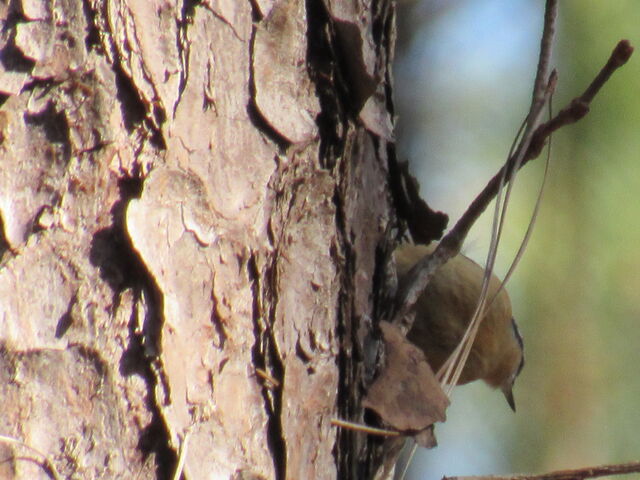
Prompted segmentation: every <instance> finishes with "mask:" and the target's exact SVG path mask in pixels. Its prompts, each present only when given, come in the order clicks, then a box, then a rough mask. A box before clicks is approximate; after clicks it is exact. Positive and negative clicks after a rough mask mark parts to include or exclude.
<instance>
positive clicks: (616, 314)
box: [395, 0, 640, 479]
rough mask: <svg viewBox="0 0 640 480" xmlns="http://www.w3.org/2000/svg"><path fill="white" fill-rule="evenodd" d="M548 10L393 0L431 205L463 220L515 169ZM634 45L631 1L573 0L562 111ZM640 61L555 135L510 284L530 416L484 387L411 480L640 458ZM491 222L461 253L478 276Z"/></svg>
mask: <svg viewBox="0 0 640 480" xmlns="http://www.w3.org/2000/svg"><path fill="white" fill-rule="evenodd" d="M543 13H544V1H543V0H518V1H513V0H466V1H463V0H415V1H411V0H405V1H401V0H400V1H399V18H398V29H399V39H398V49H397V56H396V64H395V79H396V85H395V98H396V107H397V113H398V115H399V120H398V130H397V133H398V143H399V145H398V151H399V156H400V158H401V159H406V160H409V162H410V165H411V170H412V171H413V172H414V174H415V175H416V176H417V178H418V179H419V181H420V182H421V185H422V188H421V193H422V196H423V197H424V198H425V199H426V200H427V202H428V203H429V204H430V206H431V207H433V208H436V209H439V210H442V211H444V212H446V213H448V214H449V216H450V225H452V224H453V222H455V221H456V220H457V219H458V218H459V216H460V215H461V213H462V212H463V211H464V209H465V207H466V206H467V205H468V204H469V202H470V201H471V200H472V199H473V198H474V197H475V195H476V194H477V193H478V192H479V191H480V189H481V188H482V187H483V186H484V185H485V183H486V182H487V181H488V179H489V178H490V177H491V176H492V175H493V174H494V173H495V172H496V171H497V169H498V168H499V166H500V165H501V163H502V162H503V161H504V159H505V157H506V154H507V150H508V148H509V146H510V144H511V142H512V139H513V137H514V135H515V133H516V130H517V129H518V126H519V125H520V123H521V121H522V119H523V117H524V115H525V114H526V111H527V109H528V108H529V103H530V97H531V87H532V83H533V78H534V75H535V68H536V63H537V55H538V48H539V40H540V33H541V31H542V19H543ZM622 38H628V39H629V40H630V41H631V43H632V44H633V45H635V46H636V47H638V46H640V2H638V1H637V0H635V1H634V0H626V1H624V0H617V1H615V2H603V1H602V0H562V1H561V2H560V16H559V21H558V32H557V36H556V42H555V45H556V48H555V55H554V58H553V62H552V64H553V65H552V66H555V67H556V68H557V69H558V73H559V84H558V88H557V90H556V95H555V97H554V99H553V104H554V107H555V108H556V110H558V109H559V108H561V107H563V106H564V105H565V104H566V103H567V102H568V101H569V99H571V98H572V97H574V96H576V95H578V94H579V93H581V92H582V91H583V90H584V88H585V87H586V85H587V84H588V83H589V82H590V81H591V79H592V78H593V76H594V75H595V73H596V72H597V71H598V70H599V69H600V67H601V66H602V65H603V64H604V62H605V61H606V60H607V58H608V57H609V54H610V53H611V50H612V49H613V47H614V46H615V45H616V43H617V42H618V40H620V39H622ZM639 90H640V52H636V54H635V55H634V56H633V57H632V58H631V60H630V62H629V63H628V64H627V65H626V66H625V67H624V68H622V69H621V70H619V71H618V72H617V73H616V74H615V75H614V76H613V78H612V79H611V80H610V81H609V82H608V83H607V84H606V85H605V87H604V89H603V90H602V91H601V92H600V94H599V95H598V97H597V98H596V99H595V101H594V102H593V104H592V107H591V112H590V113H589V115H587V117H585V118H584V119H583V120H582V121H581V122H579V123H578V124H576V125H573V126H569V127H565V128H563V129H562V130H560V131H559V132H557V133H556V134H555V135H554V137H553V150H552V164H551V172H550V177H549V179H548V181H547V188H546V193H545V198H544V202H543V206H542V208H541V212H540V216H539V218H538V221H537V225H536V227H535V231H534V234H533V238H532V240H531V242H530V244H529V247H528V250H527V252H526V254H525V257H524V259H523V261H522V262H521V263H520V266H519V268H518V270H517V272H516V273H515V274H514V277H513V278H512V280H511V281H510V283H509V288H508V289H509V292H510V295H511V300H512V303H513V306H514V313H515V316H516V319H517V320H518V323H519V325H520V329H521V331H522V334H523V336H524V339H525V351H526V358H527V363H526V365H525V368H524V370H523V372H522V375H521V376H520V377H519V379H518V382H517V383H516V387H515V397H516V403H517V406H518V413H517V414H515V415H514V414H513V413H512V412H511V411H510V410H509V407H508V406H507V404H506V402H505V401H504V399H503V397H502V395H501V394H500V393H499V392H495V391H492V390H490V389H489V388H488V387H486V386H485V385H483V384H477V385H476V384H473V385H469V386H464V387H459V388H458V389H456V391H455V392H454V396H453V403H452V406H451V407H450V409H449V411H448V421H447V422H446V423H445V424H441V425H438V426H437V429H436V434H437V436H438V440H439V446H438V447H437V448H436V449H434V450H431V451H424V450H422V451H421V452H420V453H419V455H418V456H417V458H416V459H415V460H414V462H413V464H412V467H411V469H410V471H409V476H408V478H413V479H418V478H419V479H439V478H441V477H442V476H443V475H481V474H507V473H542V472H546V471H549V470H555V469H564V468H575V467H583V466H589V465H598V464H604V463H616V462H626V461H631V460H639V459H640V408H639V406H640V348H639V345H640V248H638V247H639V246H640V95H638V94H639ZM543 163H544V162H543V159H542V157H541V158H539V159H538V160H535V161H533V162H532V163H530V164H529V165H527V166H526V167H525V168H524V169H523V170H522V171H521V173H520V175H519V177H518V178H517V181H516V189H515V195H514V198H513V201H512V204H511V207H510V213H509V216H508V227H507V231H506V233H505V236H504V239H503V243H502V247H501V249H500V253H499V257H498V262H497V267H496V271H497V274H498V275H499V276H501V277H502V276H503V275H504V274H505V273H506V270H507V269H508V265H509V263H510V261H511V259H512V258H513V255H514V253H515V251H516V249H517V247H518V245H519V242H520V240H521V238H522V236H523V235H524V231H525V229H526V225H527V223H528V221H529V216H530V214H531V211H532V208H533V205H534V202H535V198H536V195H537V192H538V189H539V185H540V182H541V179H542V170H543ZM490 220H491V219H490V214H489V215H488V214H485V216H484V217H483V218H482V220H481V222H480V224H479V225H477V226H476V227H475V228H474V229H473V230H472V231H471V234H470V237H469V239H468V241H467V244H466V246H465V249H464V250H465V253H466V254H467V255H468V256H470V257H472V258H474V259H475V260H477V261H478V262H479V263H482V264H484V263H485V258H486V253H487V247H488V244H489V228H490Z"/></svg>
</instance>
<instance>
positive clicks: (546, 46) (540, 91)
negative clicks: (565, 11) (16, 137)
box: [530, 0, 558, 111]
mask: <svg viewBox="0 0 640 480" xmlns="http://www.w3.org/2000/svg"><path fill="white" fill-rule="evenodd" d="M557 17H558V0H548V1H547V5H546V7H545V11H544V28H543V30H542V38H541V39H540V55H539V56H538V69H537V71H536V79H535V81H534V83H533V95H532V98H531V108H530V110H531V111H534V110H536V106H537V105H539V106H540V107H542V105H544V103H545V96H546V88H547V79H548V78H549V63H550V61H551V51H552V48H553V37H554V35H555V32H556V28H555V26H556V18H557Z"/></svg>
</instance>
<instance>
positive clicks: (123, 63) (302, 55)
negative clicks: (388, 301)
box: [0, 0, 398, 479]
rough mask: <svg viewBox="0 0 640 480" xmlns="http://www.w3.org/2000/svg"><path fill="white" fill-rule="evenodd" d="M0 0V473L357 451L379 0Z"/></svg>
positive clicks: (386, 125) (345, 457) (283, 466)
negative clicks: (353, 424) (339, 423)
mask: <svg viewBox="0 0 640 480" xmlns="http://www.w3.org/2000/svg"><path fill="white" fill-rule="evenodd" d="M346 5H349V6H346ZM0 16H1V18H2V27H3V28H2V33H1V35H2V37H1V38H0V41H1V42H2V44H1V45H0V47H1V50H0V68H1V69H2V71H1V72H0V92H2V107H1V109H0V141H1V144H0V220H1V222H2V227H3V228H2V231H3V238H1V239H0V240H1V242H0V243H1V246H0V252H1V253H2V259H1V263H0V341H1V343H0V411H2V415H0V434H1V435H5V436H7V437H10V438H12V439H16V440H19V441H20V442H23V444H20V443H15V442H9V441H8V439H4V440H3V441H2V442H0V458H2V459H8V460H4V461H2V462H1V463H0V477H2V478H21V479H27V478H29V479H31V478H53V477H56V476H57V477H59V478H73V479H76V478H77V479H98V478H100V479H105V478H114V479H116V478H118V479H119V478H136V479H156V478H158V479H166V478H172V475H173V474H174V471H175V470H176V468H177V463H178V462H177V460H178V457H179V456H181V455H182V457H183V458H182V459H183V460H184V462H185V463H184V470H183V474H184V477H183V478H188V479H204V478H235V479H240V478H244V479H248V478H263V479H271V478H274V479H284V478H291V479H307V478H308V479H312V478H367V477H372V476H373V475H374V473H375V471H376V468H377V466H376V464H377V460H376V459H375V458H376V456H375V455H374V453H375V449H376V445H377V441H376V439H372V438H371V437H368V436H366V435H364V434H362V433H355V432H351V431H346V430H340V429H338V428H337V427H335V426H333V425H332V423H331V421H332V419H334V418H338V417H339V418H343V419H347V420H352V421H360V422H362V421H363V411H362V409H361V407H360V397H361V395H362V387H363V378H365V377H366V374H367V373H368V374H371V371H370V370H371V365H369V364H365V362H364V360H365V358H366V356H365V354H364V353H365V352H364V351H363V344H364V339H365V337H366V336H367V335H368V333H370V330H371V328H372V324H375V319H376V318H377V315H378V312H377V309H378V308H379V304H378V301H379V299H380V298H381V297H382V293H383V291H384V288H385V281H384V279H383V278H382V277H383V276H382V275H381V272H382V270H383V267H384V263H385V259H386V257H387V255H388V252H389V249H390V246H389V245H391V242H390V240H391V238H390V237H391V231H392V228H393V227H394V226H395V225H396V224H395V213H394V208H393V199H392V197H393V192H392V191H391V190H392V189H391V187H390V185H391V184H392V180H393V178H392V177H393V175H398V174H396V173H393V172H397V171H398V169H397V168H395V159H394V157H393V138H392V116H393V111H392V108H393V107H392V102H391V99H390V94H391V81H390V71H389V64H390V61H391V58H390V57H391V52H392V48H393V38H394V33H395V32H394V29H395V26H394V24H393V20H394V12H393V3H392V2H387V1H385V0H380V1H376V0H373V1H372V2H371V4H370V5H369V4H364V3H360V2H342V1H339V0H324V2H322V1H320V0H307V1H306V2H305V1H302V0H278V1H275V0H251V1H245V2H241V1H239V0H202V1H189V0H185V1H183V2H179V3H178V2H174V1H172V0H165V1H160V0H154V1H150V0H61V1H56V2H50V1H48V0H21V1H20V0H16V1H12V2H9V3H4V4H2V5H0ZM390 171H391V172H392V174H390ZM372 320H374V321H373V322H372ZM24 444H26V445H28V446H29V447H31V448H33V449H36V450H37V452H36V451H34V450H31V449H29V448H27V447H25V445H24ZM187 444H188V448H186V446H187Z"/></svg>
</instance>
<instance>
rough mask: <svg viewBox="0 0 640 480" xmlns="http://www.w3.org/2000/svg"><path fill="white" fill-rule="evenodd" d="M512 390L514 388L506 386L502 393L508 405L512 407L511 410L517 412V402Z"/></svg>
mask: <svg viewBox="0 0 640 480" xmlns="http://www.w3.org/2000/svg"><path fill="white" fill-rule="evenodd" d="M512 388H513V387H512V386H511V385H508V386H504V387H502V393H504V398H506V399H507V403H508V404H509V406H510V407H511V410H513V411H514V412H515V411H516V402H515V400H514V399H513V391H512Z"/></svg>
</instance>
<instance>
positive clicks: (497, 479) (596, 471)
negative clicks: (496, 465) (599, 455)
mask: <svg viewBox="0 0 640 480" xmlns="http://www.w3.org/2000/svg"><path fill="white" fill-rule="evenodd" d="M638 472H640V462H630V463H619V464H614V465H600V466H597V467H585V468H577V469H574V470H558V471H556V472H550V473H543V474H541V475H507V476H495V475H490V476H471V477H443V479H442V480H584V479H586V478H597V477H604V476H607V475H627V474H629V473H638Z"/></svg>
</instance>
